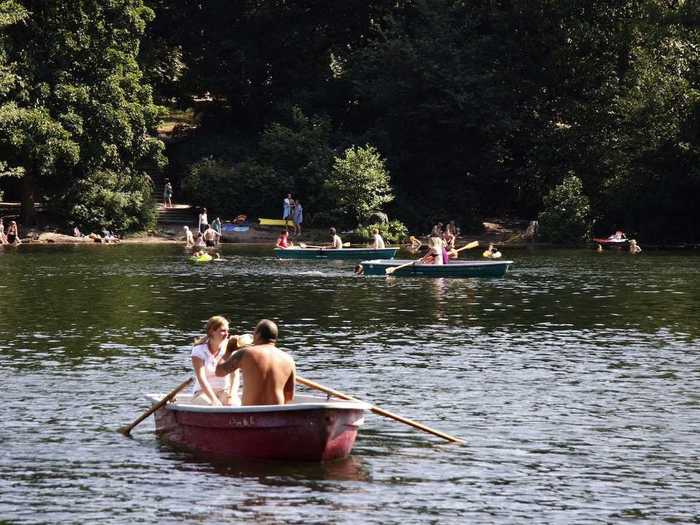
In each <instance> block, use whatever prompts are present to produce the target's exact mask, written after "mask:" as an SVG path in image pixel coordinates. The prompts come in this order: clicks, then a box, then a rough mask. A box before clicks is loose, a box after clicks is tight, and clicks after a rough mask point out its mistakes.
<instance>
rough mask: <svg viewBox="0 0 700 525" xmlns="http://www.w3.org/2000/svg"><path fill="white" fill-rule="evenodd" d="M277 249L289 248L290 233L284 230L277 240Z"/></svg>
mask: <svg viewBox="0 0 700 525" xmlns="http://www.w3.org/2000/svg"><path fill="white" fill-rule="evenodd" d="M277 248H289V232H288V231H287V230H283V231H282V233H280V236H279V237H278V238H277Z"/></svg>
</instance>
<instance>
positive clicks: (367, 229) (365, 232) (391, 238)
mask: <svg viewBox="0 0 700 525" xmlns="http://www.w3.org/2000/svg"><path fill="white" fill-rule="evenodd" d="M375 228H376V229H378V230H379V234H380V235H381V236H382V237H383V238H384V240H385V241H388V242H391V243H400V242H402V241H403V240H404V239H405V238H406V237H407V236H408V229H407V228H406V226H404V224H403V223H402V222H401V221H398V220H393V221H390V222H388V223H384V224H379V223H377V224H370V225H369V226H362V227H360V228H358V229H357V230H355V236H356V237H357V239H358V241H360V242H362V241H371V240H372V239H373V237H374V234H373V233H372V230H374V229H375Z"/></svg>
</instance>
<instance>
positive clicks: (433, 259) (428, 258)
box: [418, 237, 444, 264]
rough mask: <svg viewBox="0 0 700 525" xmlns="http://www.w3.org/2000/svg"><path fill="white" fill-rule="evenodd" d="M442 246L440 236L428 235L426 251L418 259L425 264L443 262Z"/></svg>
mask: <svg viewBox="0 0 700 525" xmlns="http://www.w3.org/2000/svg"><path fill="white" fill-rule="evenodd" d="M442 248H443V246H442V240H441V239H440V237H430V239H428V253H426V254H425V255H424V256H423V257H421V258H420V259H418V260H419V261H420V262H422V263H425V264H443V263H444V260H443V258H442Z"/></svg>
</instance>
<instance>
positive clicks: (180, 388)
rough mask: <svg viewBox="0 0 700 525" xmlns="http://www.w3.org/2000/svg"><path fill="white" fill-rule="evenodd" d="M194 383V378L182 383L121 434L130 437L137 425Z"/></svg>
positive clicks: (122, 430) (123, 428) (123, 429)
mask: <svg viewBox="0 0 700 525" xmlns="http://www.w3.org/2000/svg"><path fill="white" fill-rule="evenodd" d="M192 381H193V378H191V377H190V378H189V379H188V380H187V381H183V382H182V383H181V384H180V385H179V386H178V387H177V388H175V389H174V390H173V391H172V392H170V393H169V394H168V395H166V396H165V397H164V398H163V399H161V400H160V401H158V402H157V403H156V404H155V405H153V406H152V407H151V408H149V409H148V410H146V411H145V412H144V413H143V414H141V415H140V416H139V417H138V418H137V419H136V421H134V422H133V423H131V425H127V426H125V427H122V428H120V429H119V432H121V433H122V434H124V435H125V436H128V435H129V434H130V433H131V430H132V429H133V428H134V427H135V426H136V425H138V424H139V423H141V421H143V420H144V419H146V418H147V417H148V416H150V415H151V414H153V412H155V411H156V410H158V409H159V408H160V407H162V406H164V405H165V404H167V402H168V401H170V400H171V399H172V398H174V397H175V396H176V395H177V393H178V392H179V391H180V390H182V389H183V388H186V387H187V385H189V384H190V383H191V382H192Z"/></svg>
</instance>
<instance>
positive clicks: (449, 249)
mask: <svg viewBox="0 0 700 525" xmlns="http://www.w3.org/2000/svg"><path fill="white" fill-rule="evenodd" d="M453 222H454V221H453ZM442 243H443V245H444V246H445V253H444V254H443V257H444V259H445V264H447V263H448V262H449V260H450V259H456V258H457V257H459V253H458V252H457V250H455V235H454V233H452V230H451V229H450V228H447V229H446V230H445V233H443V234H442Z"/></svg>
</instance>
